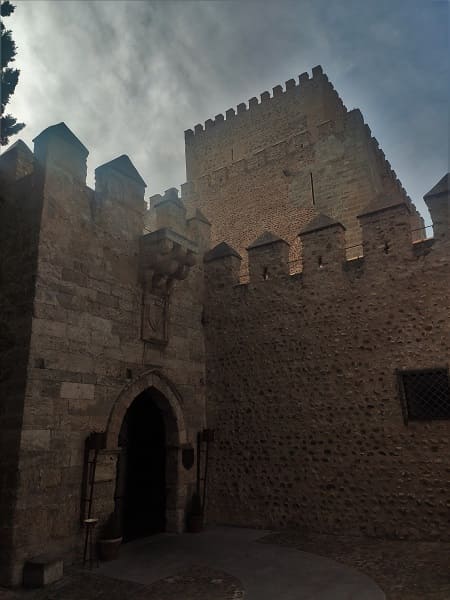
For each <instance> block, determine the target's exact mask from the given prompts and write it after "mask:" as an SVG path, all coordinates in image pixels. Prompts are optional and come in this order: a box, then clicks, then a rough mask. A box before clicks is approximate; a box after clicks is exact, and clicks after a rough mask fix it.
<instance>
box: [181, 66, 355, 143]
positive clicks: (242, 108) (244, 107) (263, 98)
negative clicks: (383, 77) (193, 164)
mask: <svg viewBox="0 0 450 600" xmlns="http://www.w3.org/2000/svg"><path fill="white" fill-rule="evenodd" d="M318 83H320V84H327V85H328V86H329V87H330V89H332V90H334V87H333V85H332V84H331V83H330V82H329V80H328V77H327V75H325V73H323V70H322V67H321V66H320V65H318V66H316V67H313V69H312V77H310V76H309V73H307V72H305V73H302V74H301V75H299V76H298V82H297V81H296V80H295V79H288V80H287V81H286V82H285V87H284V89H283V86H282V85H276V86H275V87H273V88H272V95H271V94H270V92H268V91H264V92H261V94H260V96H259V99H258V98H257V97H256V96H254V97H252V98H250V99H249V100H248V103H245V102H241V103H240V104H238V105H237V107H236V109H234V108H229V109H228V110H226V111H225V114H218V115H216V116H215V117H214V119H207V120H206V121H205V124H204V126H203V125H202V124H201V123H198V124H197V125H195V127H194V129H193V130H192V129H186V131H185V132H184V136H185V140H186V142H188V141H189V140H190V139H191V138H192V137H194V136H197V135H202V134H203V133H205V132H207V131H208V130H210V129H212V128H213V127H220V126H222V125H226V123H227V122H229V121H232V120H234V119H236V118H238V117H239V116H240V115H243V114H245V113H248V112H252V111H255V110H258V107H260V106H261V105H266V103H267V102H270V101H271V100H273V99H277V98H280V97H281V96H284V95H286V94H293V93H294V94H297V93H303V92H305V91H306V90H307V89H308V86H311V84H313V85H314V84H316V85H317V84H318ZM336 100H337V101H338V103H340V104H341V105H342V107H343V108H344V109H345V110H347V109H346V108H345V106H344V105H343V103H342V100H341V99H340V98H339V96H338V94H337V93H336Z"/></svg>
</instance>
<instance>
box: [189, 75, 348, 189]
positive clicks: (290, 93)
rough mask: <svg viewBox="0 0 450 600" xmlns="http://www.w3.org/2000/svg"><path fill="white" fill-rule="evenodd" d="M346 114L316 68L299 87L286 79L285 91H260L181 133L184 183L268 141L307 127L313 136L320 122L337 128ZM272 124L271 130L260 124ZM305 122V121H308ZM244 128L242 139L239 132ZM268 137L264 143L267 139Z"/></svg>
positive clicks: (249, 154) (250, 153)
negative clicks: (183, 153) (256, 95)
mask: <svg viewBox="0 0 450 600" xmlns="http://www.w3.org/2000/svg"><path fill="white" fill-rule="evenodd" d="M346 112H347V109H346V107H345V106H344V104H343V102H342V100H341V99H340V98H339V96H338V94H337V92H336V91H335V90H334V87H333V85H332V84H331V83H330V82H329V80H328V77H327V76H326V75H325V74H324V73H323V71H322V68H321V67H320V66H317V67H314V68H313V70H312V77H310V76H309V75H308V74H307V73H304V74H302V75H301V76H299V79H298V83H296V82H295V80H294V79H289V80H288V81H286V83H285V87H284V89H283V87H282V86H281V85H277V86H275V87H274V88H273V89H272V95H271V94H270V93H269V92H267V91H266V92H263V93H262V94H261V95H260V99H259V100H258V99H257V98H256V97H253V98H251V99H250V100H249V101H248V104H246V103H244V102H242V103H240V104H238V105H237V107H236V109H234V108H230V109H228V110H227V111H225V114H224V115H223V114H220V115H216V116H215V118H214V120H213V119H207V120H206V121H205V124H204V125H202V124H200V123H199V124H197V125H195V127H194V129H193V130H192V129H187V130H186V131H185V143H186V172H187V179H188V181H191V180H193V179H198V178H199V177H201V176H202V175H204V174H206V173H210V172H212V171H215V170H216V169H217V168H219V167H221V166H223V165H224V164H231V163H234V162H236V160H240V159H243V158H249V157H251V156H252V155H253V154H254V153H255V152H257V151H258V150H259V149H261V148H265V147H267V146H268V145H271V144H273V140H274V139H275V140H279V141H281V140H285V139H286V138H287V137H288V136H289V135H292V134H293V133H295V132H301V131H303V130H305V129H310V130H312V131H313V132H314V135H315V136H317V135H318V131H319V128H320V126H321V125H323V123H325V122H326V123H328V124H329V125H328V126H327V127H331V128H333V127H334V126H335V125H337V126H338V128H339V127H342V123H343V117H344V115H345V113H346ZM268 119H270V120H271V121H273V124H272V128H271V131H266V130H265V127H264V124H265V123H266V122H267V120H268ZM307 121H308V123H307ZM243 128H245V136H244V135H243V134H242V130H243ZM266 138H267V139H266Z"/></svg>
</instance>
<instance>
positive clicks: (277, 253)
mask: <svg viewBox="0 0 450 600" xmlns="http://www.w3.org/2000/svg"><path fill="white" fill-rule="evenodd" d="M289 248H290V246H289V244H288V243H287V242H286V241H285V240H283V239H281V238H280V237H278V236H277V235H275V234H274V233H272V232H271V231H265V232H264V233H263V234H262V235H260V236H259V237H258V238H257V239H256V240H255V241H254V242H253V243H252V244H250V246H248V248H247V251H248V268H249V275H250V282H251V283H257V282H258V281H266V280H268V279H278V278H279V277H283V276H284V277H286V276H288V275H289Z"/></svg>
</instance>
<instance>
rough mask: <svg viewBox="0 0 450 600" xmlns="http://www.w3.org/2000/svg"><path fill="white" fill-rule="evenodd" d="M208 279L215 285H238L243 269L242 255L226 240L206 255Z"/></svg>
mask: <svg viewBox="0 0 450 600" xmlns="http://www.w3.org/2000/svg"><path fill="white" fill-rule="evenodd" d="M203 260H204V262H205V272H206V278H207V281H214V286H215V287H217V286H218V287H223V286H225V285H237V284H238V283H239V272H240V269H241V260H242V257H241V255H240V254H239V253H238V252H236V250H235V249H234V248H232V247H231V246H230V245H229V244H227V243H226V242H221V243H220V244H218V245H217V246H215V247H214V248H212V250H210V251H209V252H207V253H206V254H205V256H204V259H203Z"/></svg>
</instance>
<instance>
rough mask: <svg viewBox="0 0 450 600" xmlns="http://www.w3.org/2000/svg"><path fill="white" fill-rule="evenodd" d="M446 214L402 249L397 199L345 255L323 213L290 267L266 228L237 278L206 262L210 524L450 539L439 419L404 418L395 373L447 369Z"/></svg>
mask: <svg viewBox="0 0 450 600" xmlns="http://www.w3.org/2000/svg"><path fill="white" fill-rule="evenodd" d="M446 202H447V204H448V199H446ZM444 208H445V207H444ZM446 214H447V216H446V219H445V223H444V221H443V222H442V224H441V225H438V226H436V232H438V231H440V232H441V234H440V236H441V237H439V235H436V232H435V236H436V237H435V240H434V241H433V240H426V241H421V242H419V243H416V244H414V245H413V244H412V243H411V233H410V227H409V212H408V210H407V207H406V205H399V206H392V207H390V208H385V209H384V210H379V211H375V212H371V213H368V214H366V215H364V216H362V217H361V219H360V220H361V225H362V232H363V234H362V235H363V244H364V256H363V258H359V259H356V260H351V261H347V260H345V246H346V243H347V242H346V240H345V233H346V232H344V230H343V228H342V227H341V225H339V224H333V223H330V221H329V220H327V219H324V218H322V219H321V220H319V221H318V222H317V228H316V229H315V230H311V231H309V232H305V233H304V234H303V235H301V240H302V245H303V257H304V264H303V272H302V273H301V274H299V275H291V276H289V275H288V273H289V267H288V265H287V264H286V251H285V243H284V242H283V241H280V240H276V239H274V238H273V236H267V235H266V236H265V239H267V240H268V241H267V243H266V244H264V243H263V242H264V239H262V240H260V243H259V244H258V243H256V244H255V245H254V246H253V247H251V249H250V252H249V261H250V282H249V283H248V284H239V270H240V260H239V258H238V257H237V256H236V255H235V254H233V252H232V251H231V250H230V249H228V250H227V248H225V247H224V246H221V247H220V248H219V249H220V250H221V252H218V251H217V250H212V251H211V253H210V255H207V257H206V260H207V261H208V262H207V263H206V267H207V271H206V274H207V281H208V285H207V290H208V300H207V308H206V312H205V322H206V328H205V335H206V357H207V406H208V422H209V424H210V426H212V427H214V426H215V427H216V430H217V432H216V442H215V444H214V445H213V446H212V450H211V453H212V455H211V460H212V464H211V467H210V471H209V472H210V479H209V491H208V506H207V512H208V517H209V519H210V520H211V521H213V522H218V523H227V524H233V525H240V526H253V527H260V528H269V529H271V528H273V529H279V528H283V527H295V528H300V529H302V528H303V529H305V530H308V531H316V532H327V533H336V534H339V533H341V534H354V535H369V536H380V537H407V538H422V539H439V538H442V539H448V536H449V530H448V511H449V505H448V498H449V491H450V490H449V482H448V469H449V467H450V459H449V457H450V446H449V440H450V435H449V434H450V424H449V421H448V420H447V421H429V422H426V421H423V422H413V421H410V422H409V423H408V424H405V422H404V417H403V410H402V403H401V400H400V396H399V389H398V387H397V385H398V384H397V373H396V370H398V369H399V370H403V369H425V368H436V367H445V366H446V365H447V366H448V364H449V359H450V330H449V323H450V312H449V303H448V297H449V293H450V259H449V257H450V252H449V250H450V247H449V243H450V242H449V231H448V208H447V213H446ZM444 216H445V215H444V212H443V211H442V217H444ZM327 223H328V225H327ZM435 225H436V224H435ZM439 227H440V229H439ZM271 240H272V241H271ZM386 242H387V246H386Z"/></svg>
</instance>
